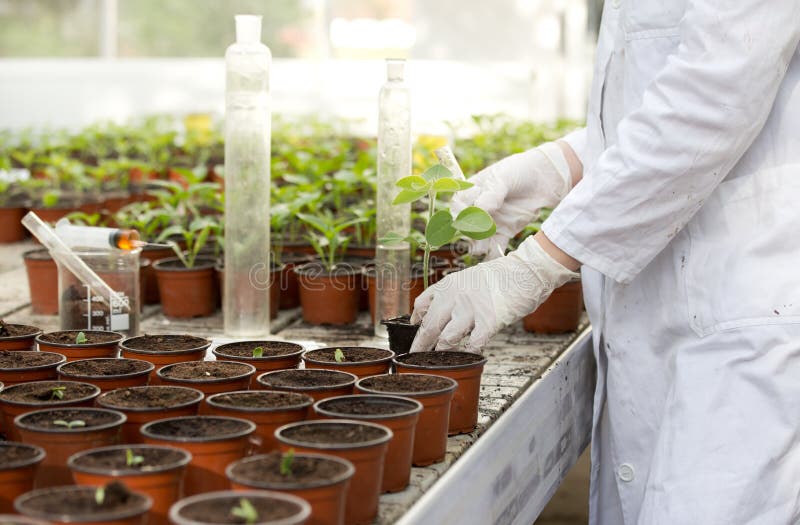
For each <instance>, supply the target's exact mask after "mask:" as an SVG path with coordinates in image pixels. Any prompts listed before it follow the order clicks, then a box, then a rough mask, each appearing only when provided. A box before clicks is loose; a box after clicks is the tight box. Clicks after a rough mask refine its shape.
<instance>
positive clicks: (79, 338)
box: [75, 332, 87, 345]
mask: <svg viewBox="0 0 800 525" xmlns="http://www.w3.org/2000/svg"><path fill="white" fill-rule="evenodd" d="M86 341H87V339H86V334H84V333H83V332H78V335H76V336H75V344H76V345H82V344H85V343H86Z"/></svg>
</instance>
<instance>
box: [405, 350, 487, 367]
mask: <svg viewBox="0 0 800 525" xmlns="http://www.w3.org/2000/svg"><path fill="white" fill-rule="evenodd" d="M397 360H398V361H399V362H401V363H403V364H407V365H416V366H426V367H437V366H463V365H471V364H473V363H477V362H479V361H482V360H483V356H482V355H480V354H473V353H470V352H415V353H413V354H408V355H404V356H401V357H398V358H397Z"/></svg>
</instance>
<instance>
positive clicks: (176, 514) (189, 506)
mask: <svg viewBox="0 0 800 525" xmlns="http://www.w3.org/2000/svg"><path fill="white" fill-rule="evenodd" d="M242 498H245V499H247V501H249V502H250V504H251V505H253V506H254V507H255V508H256V513H257V514H258V515H259V516H269V515H270V512H272V509H275V508H283V509H286V512H287V513H288V515H283V514H282V515H281V518H280V519H270V518H269V517H268V518H266V519H258V520H256V521H255V522H254V523H252V524H251V525H303V524H304V523H307V521H308V517H309V515H311V506H310V505H309V504H308V503H307V502H305V501H303V500H302V499H300V498H298V497H295V496H292V495H291V494H282V493H280V492H268V491H266V490H247V491H232V490H231V491H218V492H210V493H208V494H198V495H197V496H192V497H190V498H185V499H182V500H180V501H179V502H178V503H176V504H175V505H173V506H172V508H171V509H169V519H170V522H172V523H173V524H175V525H218V524H219V523H222V520H224V519H226V518H227V516H229V515H230V513H231V510H232V509H233V508H234V507H237V506H238V505H239V502H240V501H241V499H242ZM215 511H219V512H220V516H219V518H215V517H214V516H213V515H212V514H211V513H212V512H215ZM223 516H224V517H223Z"/></svg>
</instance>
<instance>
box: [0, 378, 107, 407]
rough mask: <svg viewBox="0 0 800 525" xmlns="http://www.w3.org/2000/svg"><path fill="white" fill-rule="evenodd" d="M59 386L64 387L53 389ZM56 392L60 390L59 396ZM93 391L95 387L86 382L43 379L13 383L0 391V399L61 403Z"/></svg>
mask: <svg viewBox="0 0 800 525" xmlns="http://www.w3.org/2000/svg"><path fill="white" fill-rule="evenodd" d="M61 387H64V389H63V390H54V388H61ZM56 392H61V397H60V398H59V397H58V394H57V393H56ZM95 392H97V387H95V386H92V385H89V384H87V383H76V382H74V381H43V382H33V383H22V384H19V385H14V386H12V387H10V388H8V389H6V390H4V391H3V392H0V399H2V400H4V401H11V402H14V403H34V404H40V403H42V402H43V401H44V402H47V401H53V402H54V403H63V402H65V401H73V400H75V399H81V398H85V397H87V396H90V395H92V394H94V393H95Z"/></svg>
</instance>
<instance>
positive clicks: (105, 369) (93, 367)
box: [61, 359, 150, 376]
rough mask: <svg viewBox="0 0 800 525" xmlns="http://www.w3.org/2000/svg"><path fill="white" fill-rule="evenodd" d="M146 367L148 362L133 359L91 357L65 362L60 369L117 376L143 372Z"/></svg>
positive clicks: (67, 371)
mask: <svg viewBox="0 0 800 525" xmlns="http://www.w3.org/2000/svg"><path fill="white" fill-rule="evenodd" d="M148 368H150V364H149V363H147V362H145V361H136V360H133V359H91V360H86V361H73V362H72V363H67V364H65V365H64V366H62V367H61V371H62V372H64V373H68V374H73V375H81V376H117V375H123V374H133V373H135V372H143V371H145V370H147V369H148Z"/></svg>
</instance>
